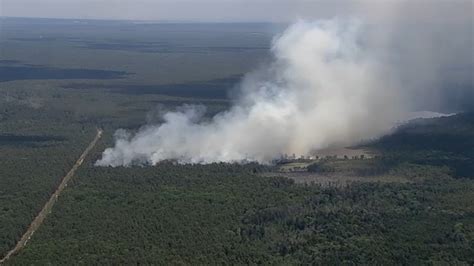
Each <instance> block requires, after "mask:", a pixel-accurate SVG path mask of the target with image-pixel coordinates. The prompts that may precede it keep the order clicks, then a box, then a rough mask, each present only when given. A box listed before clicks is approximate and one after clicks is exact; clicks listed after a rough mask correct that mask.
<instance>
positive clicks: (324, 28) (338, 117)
mask: <svg viewBox="0 0 474 266" xmlns="http://www.w3.org/2000/svg"><path fill="white" fill-rule="evenodd" d="M360 31H361V25H360V23H358V22H357V21H342V22H341V21H337V20H331V21H320V22H315V23H309V22H303V21H300V22H298V23H296V24H294V25H292V26H290V27H289V28H288V29H287V30H286V31H285V32H284V33H283V34H281V35H280V36H278V37H277V38H276V39H275V40H274V42H273V46H272V52H273V54H274V62H273V63H272V64H271V65H270V66H267V67H266V68H265V70H260V71H256V72H254V73H251V74H249V75H247V77H246V78H245V79H244V80H243V81H242V83H241V90H240V91H241V94H240V97H239V98H238V99H237V100H236V103H235V104H234V105H233V107H231V108H230V109H229V110H228V111H226V112H223V113H220V114H218V115H216V116H214V117H213V118H212V119H211V120H204V119H203V115H204V112H205V111H204V109H203V107H196V106H184V107H181V108H180V109H178V110H177V111H174V112H168V113H166V114H165V115H164V116H163V119H164V123H162V124H160V125H149V126H146V127H143V128H142V129H141V130H140V131H139V132H138V133H136V134H135V135H133V136H132V135H131V134H129V133H127V132H125V131H118V132H117V133H116V143H115V147H113V148H109V149H106V150H105V151H104V153H103V157H102V159H101V160H99V161H98V162H97V165H100V166H129V165H133V164H156V163H158V162H160V161H162V160H167V159H172V160H177V161H179V162H181V163H211V162H239V161H243V160H251V161H258V162H262V163H265V162H269V161H270V160H272V159H274V158H276V157H278V156H279V155H281V154H285V153H286V154H293V153H295V154H298V155H304V154H309V153H310V152H311V151H312V150H315V149H320V148H325V147H328V146H330V145H348V144H353V143H356V142H358V141H360V140H362V139H368V138H372V137H377V136H380V135H381V134H383V133H386V131H387V130H389V129H390V128H391V126H392V125H393V124H394V122H395V121H396V120H397V119H398V118H400V114H399V112H398V110H402V109H403V107H402V105H401V102H400V97H399V96H400V93H401V92H400V90H399V87H398V86H397V84H396V82H394V81H393V80H392V79H391V78H390V75H389V74H390V70H389V69H386V68H385V67H383V65H384V64H382V63H381V62H378V61H377V60H376V58H373V57H372V56H371V54H372V53H370V52H369V51H367V50H366V49H364V48H363V47H361V45H359V43H361V40H360V39H359V37H360Z"/></svg>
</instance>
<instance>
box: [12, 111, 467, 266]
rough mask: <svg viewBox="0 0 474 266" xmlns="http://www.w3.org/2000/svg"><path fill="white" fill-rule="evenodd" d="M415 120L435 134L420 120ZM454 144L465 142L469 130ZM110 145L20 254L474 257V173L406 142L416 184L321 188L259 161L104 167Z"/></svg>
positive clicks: (335, 259) (152, 259)
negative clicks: (415, 157) (272, 172)
mask: <svg viewBox="0 0 474 266" xmlns="http://www.w3.org/2000/svg"><path fill="white" fill-rule="evenodd" d="M466 118H469V119H468V120H464V119H466ZM471 118H472V116H470V115H464V114H463V115H459V116H455V117H451V118H442V119H433V120H429V121H428V122H429V124H430V125H438V124H444V123H448V124H450V125H453V124H451V123H455V124H456V123H458V122H459V121H461V120H462V121H463V122H462V124H463V125H465V126H469V123H471V124H470V125H472V122H473V120H472V119H471ZM407 126H408V125H407ZM408 127H410V128H412V129H414V128H418V127H421V128H420V131H423V132H426V131H425V130H424V129H422V127H423V125H420V124H419V123H418V122H417V123H416V125H414V126H412V125H409V126H408ZM416 132H419V131H416ZM450 132H451V133H452V134H455V133H453V131H450ZM470 132H474V131H470ZM432 133H433V132H432ZM412 134H418V133H407V131H405V130H404V127H403V128H402V129H401V130H400V131H398V132H396V133H394V134H392V135H391V136H388V137H386V138H383V139H381V140H380V142H376V143H373V144H371V145H386V144H385V143H387V142H389V143H390V142H392V141H395V140H400V141H401V143H400V145H401V144H402V143H404V142H405V139H404V138H410V137H413V135H412ZM430 134H431V133H430ZM433 134H434V133H433ZM471 134H472V133H471ZM400 135H402V136H404V137H400ZM389 138H392V140H389ZM459 139H462V138H459ZM424 141H431V140H430V139H429V138H425V137H420V138H419V139H418V141H417V143H418V144H419V145H420V146H422V147H425V145H423V142H424ZM444 141H446V142H448V141H450V142H452V143H451V144H452V145H453V146H456V145H457V143H456V142H457V141H458V138H452V139H444ZM101 145H102V146H101V147H98V148H97V150H96V153H95V155H94V156H92V157H91V158H90V159H89V161H88V163H87V166H86V167H84V168H82V169H81V170H80V171H79V173H78V174H77V176H76V178H75V179H74V182H73V184H72V185H71V186H69V187H68V188H67V190H66V192H65V194H64V195H63V196H62V197H61V200H60V201H59V203H58V205H56V207H55V210H54V212H53V213H52V215H51V216H50V217H49V218H48V219H47V221H46V223H45V224H44V225H43V227H42V228H41V229H40V230H39V231H38V232H37V234H35V237H34V238H33V239H32V241H31V243H30V244H29V245H28V246H27V247H26V248H25V249H24V250H23V251H22V253H21V254H19V255H18V256H16V257H14V258H13V259H12V260H11V261H10V262H11V263H13V264H17V263H18V264H31V263H40V264H46V263H53V264H65V263H68V262H70V261H71V260H73V261H76V262H78V263H84V264H92V263H101V264H135V263H144V264H147V263H148V264H150V263H151V264H214V263H236V264H259V263H265V264H337V263H341V262H343V263H344V262H345V263H360V264H393V263H402V264H421V263H423V264H424V263H428V264H431V263H440V262H444V263H466V264H472V263H473V262H474V252H473V251H474V249H473V242H472V241H473V240H474V226H473V225H474V210H473V207H472V204H471V203H472V202H474V193H472V191H473V189H474V182H473V179H472V176H466V177H462V176H458V175H457V174H456V173H457V169H456V168H452V167H450V166H442V167H440V166H437V165H428V164H424V162H415V161H412V158H411V157H409V156H406V157H399V154H403V153H404V152H401V149H399V150H398V151H397V152H396V153H391V151H390V149H387V150H386V151H385V152H386V156H387V158H390V159H385V160H388V161H390V163H388V164H387V166H386V167H385V168H383V169H382V170H383V171H392V172H394V173H396V174H397V175H402V176H404V177H405V178H407V179H409V180H411V182H399V183H397V182H395V183H389V184H385V183H378V182H355V183H352V184H351V185H342V186H337V185H334V186H321V185H318V184H314V185H297V184H294V182H293V181H292V180H290V179H286V178H281V177H278V178H277V177H275V178H272V177H262V176H261V175H258V173H259V172H261V171H266V170H267V168H266V167H262V166H259V165H255V164H249V165H232V164H211V165H204V166H203V165H174V164H171V163H163V164H159V165H157V166H155V167H132V168H107V167H106V168H102V167H101V168H99V167H93V166H92V163H93V162H94V160H95V159H96V158H98V156H99V155H100V151H101V150H102V149H103V148H104V147H105V143H104V142H102V144H101ZM400 145H397V147H400ZM407 149H409V150H410V151H411V152H413V151H414V150H416V151H419V152H426V151H425V150H421V149H415V148H413V147H412V146H410V145H409V146H407ZM406 152H408V151H406ZM432 152H433V153H439V152H441V151H440V150H432ZM392 158H396V160H395V159H392ZM376 160H384V159H383V157H380V158H377V159H376ZM364 162H365V163H367V164H369V165H370V164H371V161H370V160H364ZM394 162H397V163H396V164H394ZM454 165H457V164H454ZM404 167H405V168H404ZM359 168H360V167H359ZM359 168H357V169H359ZM339 170H340V169H338V168H336V169H335V170H334V171H339ZM404 170H405V171H404ZM370 175H372V173H369V174H368V176H370ZM469 177H470V178H469Z"/></svg>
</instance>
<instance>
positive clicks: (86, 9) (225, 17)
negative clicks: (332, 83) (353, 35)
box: [0, 0, 473, 23]
mask: <svg viewBox="0 0 474 266" xmlns="http://www.w3.org/2000/svg"><path fill="white" fill-rule="evenodd" d="M402 5H403V6H404V8H403V12H404V13H405V18H406V19H407V20H408V21H409V20H412V21H416V22H434V23H436V22H442V23H447V22H449V21H452V22H453V23H458V22H463V21H464V22H466V21H465V20H466V19H467V22H469V21H471V22H472V13H473V3H472V1H469V0H454V1H436V2H433V1H427V0H418V1H405V0H394V1H372V0H335V1H329V0H313V1H308V0H276V1H269V0H256V1H250V0H225V1H216V0H193V1H189V0H178V1H170V0H158V1H152V0H139V1H133V0H123V1H117V0H87V1H81V0H44V1H34V0H3V1H2V2H1V3H0V16H4V17H36V18H69V19H114V20H156V21H190V22H291V21H294V20H297V19H327V18H332V17H335V16H338V17H339V16H365V15H367V14H370V16H371V17H372V18H373V19H377V21H386V22H390V20H391V19H393V17H392V16H391V13H392V12H393V10H394V9H400V6H402ZM269 11H271V12H269ZM420 11H422V12H420ZM453 14H456V15H453Z"/></svg>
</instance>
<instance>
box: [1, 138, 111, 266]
mask: <svg viewBox="0 0 474 266" xmlns="http://www.w3.org/2000/svg"><path fill="white" fill-rule="evenodd" d="M101 137H102V129H97V134H96V136H95V138H94V140H93V141H92V142H91V143H90V144H89V146H87V148H86V149H85V150H84V152H83V153H82V154H81V157H79V159H78V160H77V161H76V163H75V164H74V166H73V167H72V168H71V170H69V172H68V173H67V174H66V175H65V176H64V177H63V180H62V181H61V183H60V184H59V186H58V188H57V189H56V191H55V192H54V193H53V194H52V195H51V197H50V198H49V200H48V202H46V204H45V205H44V206H43V209H41V211H40V212H39V213H38V215H37V216H36V217H35V219H34V220H33V222H31V224H30V226H29V227H28V230H26V232H25V233H24V234H23V236H22V237H21V239H20V240H19V241H18V242H17V243H16V246H15V247H14V248H13V249H12V250H10V251H9V252H8V253H7V255H5V257H4V258H2V259H1V260H0V265H2V264H3V263H4V262H5V261H7V260H8V259H9V258H10V257H11V256H12V255H14V254H16V253H18V252H19V251H20V250H21V249H22V248H23V247H24V246H25V245H26V243H28V240H30V238H31V236H32V235H33V234H34V233H35V232H36V230H38V228H39V227H40V226H41V224H42V223H43V221H44V219H45V218H46V216H47V215H48V214H49V213H50V212H51V210H52V208H53V206H54V204H55V203H56V201H57V200H58V197H59V195H60V194H61V192H62V191H63V190H64V188H66V186H67V183H68V182H69V180H71V178H72V177H73V176H74V173H75V172H76V170H77V169H78V168H79V167H80V166H81V165H82V163H83V162H84V159H85V158H86V156H87V155H88V154H89V152H90V151H91V150H92V149H93V148H94V146H95V145H96V144H97V142H98V141H99V139H100V138H101Z"/></svg>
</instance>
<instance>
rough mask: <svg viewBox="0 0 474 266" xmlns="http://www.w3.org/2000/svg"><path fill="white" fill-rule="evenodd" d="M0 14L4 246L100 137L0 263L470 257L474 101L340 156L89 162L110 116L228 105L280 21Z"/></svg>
mask: <svg viewBox="0 0 474 266" xmlns="http://www.w3.org/2000/svg"><path fill="white" fill-rule="evenodd" d="M0 23H1V24H0V25H1V28H0V34H1V35H0V257H4V256H5V255H6V254H7V252H8V251H9V250H11V249H12V248H14V247H15V245H16V243H17V242H18V241H19V240H20V238H21V237H22V235H23V234H24V232H25V231H26V230H27V228H28V226H29V224H30V223H31V222H32V220H33V219H34V217H35V216H36V215H37V214H38V212H39V211H40V210H41V208H42V207H43V205H44V204H45V203H46V202H47V201H48V199H49V198H50V196H51V195H52V193H54V191H55V190H56V188H57V187H58V185H59V184H60V182H61V180H62V178H63V177H64V176H65V175H66V174H67V172H68V171H69V170H70V169H71V167H72V166H73V165H74V164H75V162H76V160H77V159H78V158H79V156H80V155H81V154H82V152H83V151H84V149H85V148H86V147H87V145H89V143H90V142H91V141H92V140H93V139H94V136H95V135H96V134H97V129H102V130H103V132H104V133H103V136H102V138H101V139H100V140H99V142H98V144H97V145H96V146H95V147H94V148H93V149H92V151H91V152H90V154H89V155H88V156H87V157H86V159H85V161H84V163H83V164H82V165H81V167H80V168H79V169H78V170H77V172H76V173H75V176H74V177H73V178H72V179H71V181H70V183H69V184H68V186H67V187H66V188H65V189H64V191H63V192H62V194H61V195H60V196H59V197H58V199H57V202H56V205H55V206H54V208H53V209H52V212H51V213H50V214H49V215H48V216H47V217H46V219H45V221H44V223H43V224H42V225H41V227H40V228H39V229H38V231H36V232H35V233H34V235H33V236H32V237H31V239H29V240H28V243H27V245H26V246H25V247H24V248H23V249H22V250H21V251H20V252H18V253H17V254H14V255H13V256H12V257H11V258H10V259H9V260H8V261H6V262H5V265H24V264H40V265H43V264H53V265H59V264H185V265H187V264H252V265H253V264H277V265H301V264H303V265H306V264H325V265H326V264H331V265H332V264H383V265H385V264H389V265H391V264H459V265H472V264H473V263H474V245H473V241H474V205H473V204H472V203H473V202H474V193H473V191H474V113H473V112H472V110H471V109H469V108H465V109H463V110H459V108H461V107H464V106H470V104H471V103H472V102H473V100H472V99H467V100H466V99H465V102H464V103H463V104H457V105H456V106H454V105H449V104H446V105H442V106H441V107H442V108H440V110H435V111H440V112H458V113H457V114H455V115H452V116H447V117H439V118H429V119H416V120H413V121H410V122H408V123H405V124H401V125H400V126H399V127H397V128H393V130H392V131H390V132H388V133H387V134H386V135H384V136H382V137H380V138H374V139H365V140H364V142H361V143H358V145H357V147H351V149H343V148H345V147H339V148H340V149H339V150H338V152H337V154H335V153H332V151H328V150H324V151H319V153H318V152H317V151H315V152H314V154H311V156H309V154H308V155H307V156H306V157H304V156H305V155H304V154H297V155H295V156H294V158H293V157H292V158H289V157H288V156H287V155H285V156H287V157H285V158H280V157H278V156H283V155H282V154H277V155H275V158H276V159H277V160H276V161H274V163H271V164H265V163H263V164H259V163H256V162H253V161H246V162H244V163H242V162H241V163H238V162H213V163H209V164H197V163H196V164H179V163H177V162H178V161H179V160H164V161H161V162H158V163H156V164H155V165H150V164H143V163H142V162H140V163H139V164H132V165H129V166H121V165H120V166H117V167H110V166H100V167H98V166H96V162H97V161H98V160H100V159H101V158H102V157H103V152H104V150H106V149H107V148H110V147H114V145H116V138H114V134H116V132H117V130H119V129H128V130H130V132H132V133H136V132H140V130H143V129H144V128H145V129H146V128H147V127H146V126H156V125H160V124H161V123H163V116H162V115H163V114H165V113H166V112H167V111H173V110H176V109H178V110H179V108H182V107H180V106H183V105H185V106H189V105H203V106H205V108H206V112H205V114H204V118H203V120H204V122H205V123H206V122H208V124H209V123H210V122H209V121H211V119H212V117H213V116H214V115H216V114H218V113H219V112H222V111H225V110H229V108H231V106H233V104H234V102H235V101H236V97H235V95H237V94H236V93H237V91H238V86H239V83H240V82H241V80H242V77H244V76H245V75H246V74H247V73H249V72H251V71H252V70H254V69H258V68H259V67H260V66H262V65H264V64H265V63H266V62H268V61H269V60H270V59H271V52H270V49H271V45H272V40H273V38H274V36H275V34H278V33H280V32H281V31H282V29H283V28H284V27H285V26H284V25H280V24H269V23H195V24H193V23H137V22H133V21H106V20H105V21H99V20H72V19H71V20H67V19H30V18H5V17H2V18H0ZM460 84H461V83H460ZM468 85H469V84H467V85H465V83H462V84H461V85H460V86H468ZM471 85H472V84H471ZM467 90H468V91H469V88H468V89H467ZM453 97H454V96H453ZM460 106H461V107H460ZM453 109H456V110H453ZM205 125H207V124H205ZM144 126H145V127H144ZM119 132H120V131H119ZM217 137H218V135H216V136H215V138H216V139H217ZM241 137H242V138H244V137H245V136H241ZM288 155H289V154H288ZM300 155H303V158H301V157H300ZM334 155H339V156H334ZM144 156H145V155H144ZM290 157H291V155H290Z"/></svg>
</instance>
